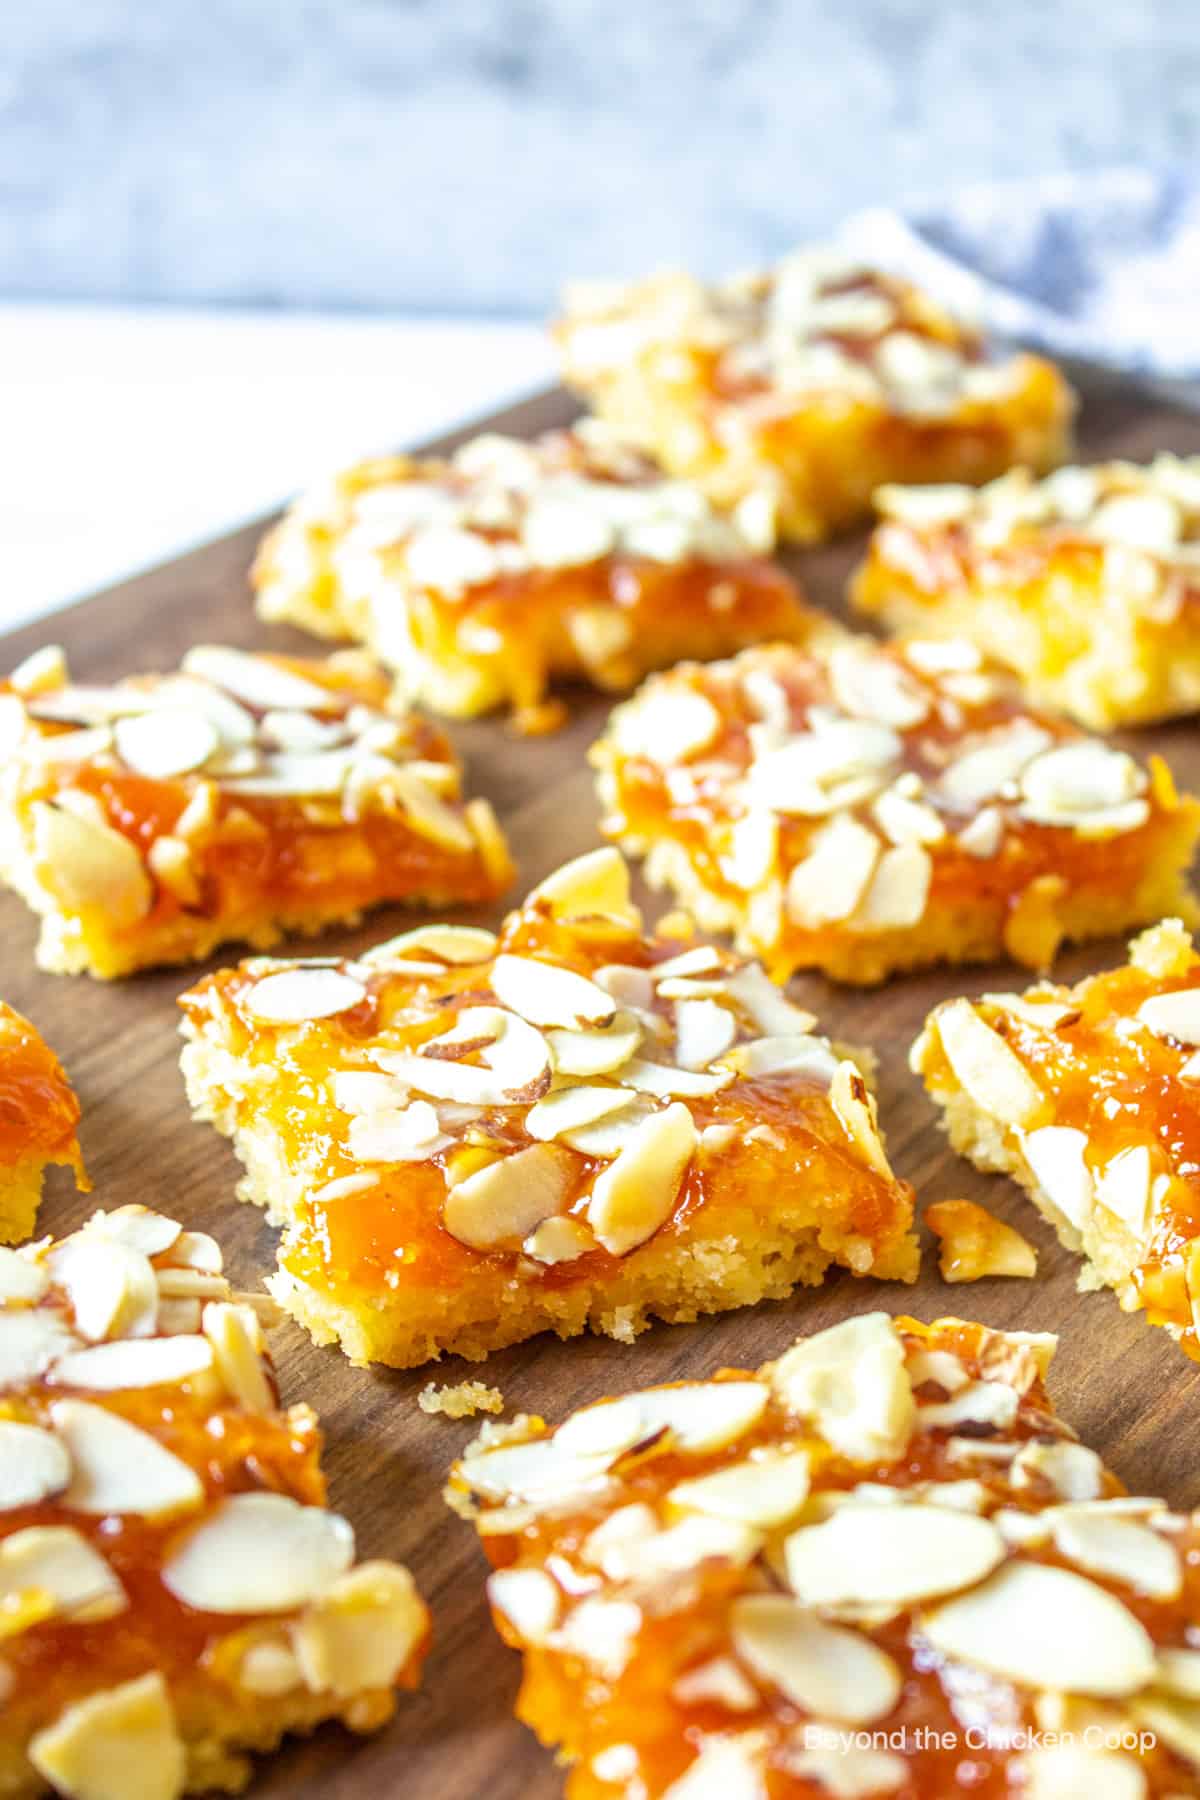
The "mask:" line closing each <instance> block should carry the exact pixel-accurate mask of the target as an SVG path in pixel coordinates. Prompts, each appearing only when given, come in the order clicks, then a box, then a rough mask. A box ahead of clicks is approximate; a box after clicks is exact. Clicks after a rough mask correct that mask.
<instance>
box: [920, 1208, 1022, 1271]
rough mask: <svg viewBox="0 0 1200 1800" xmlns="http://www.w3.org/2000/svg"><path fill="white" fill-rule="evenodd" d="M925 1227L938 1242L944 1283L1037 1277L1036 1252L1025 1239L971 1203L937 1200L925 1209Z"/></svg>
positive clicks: (939, 1265) (940, 1269)
mask: <svg viewBox="0 0 1200 1800" xmlns="http://www.w3.org/2000/svg"><path fill="white" fill-rule="evenodd" d="M925 1223H926V1224H927V1225H928V1226H929V1229H930V1230H931V1231H932V1232H933V1234H934V1236H935V1237H936V1238H937V1239H938V1240H939V1246H938V1272H939V1273H940V1275H941V1277H942V1280H943V1281H948V1282H956V1281H983V1280H986V1279H988V1278H989V1277H991V1276H1014V1277H1017V1278H1021V1279H1024V1280H1030V1279H1032V1277H1033V1276H1034V1275H1036V1274H1037V1251H1036V1250H1035V1249H1034V1247H1033V1245H1032V1244H1031V1243H1030V1242H1029V1240H1028V1238H1024V1237H1022V1236H1021V1233H1020V1232H1019V1231H1017V1230H1016V1229H1015V1228H1014V1227H1013V1226H1012V1225H1006V1224H1005V1223H1004V1221H1003V1219H997V1218H996V1217H994V1215H993V1214H992V1213H990V1212H988V1211H987V1209H986V1208H985V1207H982V1206H977V1205H976V1204H975V1202H974V1201H973V1200H939V1201H937V1202H936V1203H935V1204H934V1205H933V1206H927V1207H926V1208H925Z"/></svg>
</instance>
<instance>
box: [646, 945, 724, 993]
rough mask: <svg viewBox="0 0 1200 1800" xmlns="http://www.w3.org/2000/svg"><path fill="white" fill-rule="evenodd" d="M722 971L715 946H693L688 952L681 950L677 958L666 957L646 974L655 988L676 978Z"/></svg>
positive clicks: (717, 973) (719, 955) (714, 973)
mask: <svg viewBox="0 0 1200 1800" xmlns="http://www.w3.org/2000/svg"><path fill="white" fill-rule="evenodd" d="M723 969H724V962H723V959H722V957H721V952H720V951H719V950H718V949H717V947H716V945H715V944H695V945H693V947H692V948H691V949H690V950H681V951H680V953H679V955H678V956H668V957H667V959H666V961H665V962H660V963H654V964H653V965H652V967H651V968H649V969H648V970H647V971H646V973H647V974H648V975H649V976H650V978H651V979H652V980H653V982H654V985H655V986H656V987H657V986H659V985H660V984H661V983H662V982H663V981H669V980H671V979H672V978H673V977H676V976H680V975H719V974H721V973H722V971H723Z"/></svg>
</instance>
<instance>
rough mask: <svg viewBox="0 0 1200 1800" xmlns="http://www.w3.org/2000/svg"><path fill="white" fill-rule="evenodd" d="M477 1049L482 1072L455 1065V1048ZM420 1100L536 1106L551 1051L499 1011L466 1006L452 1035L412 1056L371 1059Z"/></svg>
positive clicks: (529, 1029)
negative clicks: (523, 1102) (420, 1096)
mask: <svg viewBox="0 0 1200 1800" xmlns="http://www.w3.org/2000/svg"><path fill="white" fill-rule="evenodd" d="M459 1045H463V1046H464V1047H465V1048H466V1049H471V1048H474V1047H478V1048H479V1055H480V1058H481V1060H482V1063H483V1065H484V1066H483V1067H482V1068H481V1067H479V1066H478V1065H476V1064H474V1063H468V1062H460V1061H458V1060H457V1058H456V1056H455V1051H456V1049H457V1046H459ZM375 1060H376V1061H377V1062H378V1063H379V1064H380V1066H381V1067H382V1068H384V1069H386V1070H387V1071H388V1072H389V1073H390V1074H392V1075H398V1076H399V1077H400V1079H401V1080H402V1081H404V1082H406V1083H407V1085H408V1086H409V1087H412V1088H415V1089H416V1091H417V1093H419V1094H427V1095H429V1097H430V1098H431V1099H434V1100H458V1101H462V1102H464V1103H465V1104H466V1105H468V1106H506V1105H511V1104H513V1103H514V1102H516V1101H518V1100H536V1099H538V1098H539V1097H540V1096H541V1095H542V1094H543V1093H545V1091H546V1089H547V1088H548V1087H549V1085H550V1048H549V1045H548V1044H547V1042H546V1040H545V1038H544V1037H543V1036H542V1034H541V1032H540V1031H537V1030H536V1029H535V1028H534V1026H532V1025H528V1024H526V1022H525V1020H524V1019H520V1018H518V1017H517V1015H516V1013H511V1012H506V1011H504V1010H503V1009H502V1008H501V1007H498V1006H468V1007H464V1009H463V1011H462V1012H461V1013H459V1015H458V1019H457V1021H456V1022H455V1024H454V1026H453V1027H452V1028H451V1030H449V1031H446V1032H443V1033H442V1035H441V1036H440V1037H436V1038H430V1039H428V1040H427V1041H426V1042H425V1043H424V1044H422V1046H421V1049H420V1050H419V1051H417V1052H416V1053H414V1052H412V1051H394V1052H393V1051H387V1052H380V1053H379V1054H378V1055H377V1056H376V1059H375Z"/></svg>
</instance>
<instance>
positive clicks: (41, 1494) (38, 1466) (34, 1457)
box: [0, 1419, 71, 1512]
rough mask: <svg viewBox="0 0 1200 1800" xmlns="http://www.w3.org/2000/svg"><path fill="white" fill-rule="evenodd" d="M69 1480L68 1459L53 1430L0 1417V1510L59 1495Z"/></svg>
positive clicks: (69, 1462)
mask: <svg viewBox="0 0 1200 1800" xmlns="http://www.w3.org/2000/svg"><path fill="white" fill-rule="evenodd" d="M70 1479H71V1459H70V1457H69V1456H68V1455H67V1452H66V1450H65V1448H64V1447H63V1445H62V1444H60V1443H59V1441H58V1439H57V1438H56V1437H55V1436H54V1434H53V1432H50V1431H43V1430H42V1428H41V1427H40V1426H39V1425H23V1424H21V1423H20V1422H19V1421H18V1420H15V1419H0V1512H7V1511H9V1510H10V1509H11V1508H12V1507H14V1506H36V1505H37V1503H38V1501H39V1500H47V1499H49V1498H50V1497H51V1496H52V1495H54V1494H61V1493H62V1492H63V1491H64V1489H65V1488H66V1487H67V1485H68V1483H69V1482H70Z"/></svg>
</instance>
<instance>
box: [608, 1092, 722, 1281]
mask: <svg viewBox="0 0 1200 1800" xmlns="http://www.w3.org/2000/svg"><path fill="white" fill-rule="evenodd" d="M696 1139H697V1133H696V1126H695V1123H694V1121H693V1119H692V1115H691V1113H690V1112H689V1111H688V1109H687V1107H686V1106H684V1105H683V1104H682V1102H681V1101H678V1100H677V1101H674V1102H673V1103H672V1104H671V1105H670V1106H668V1107H666V1108H665V1109H664V1110H663V1111H662V1112H655V1113H651V1114H650V1116H649V1117H648V1118H646V1119H644V1120H643V1121H642V1122H641V1124H640V1125H638V1126H637V1127H636V1128H635V1130H634V1131H633V1133H632V1134H631V1136H630V1138H629V1141H628V1143H627V1144H626V1145H625V1146H624V1148H623V1149H622V1150H621V1151H620V1152H619V1154H618V1155H617V1158H616V1161H615V1162H612V1163H610V1164H609V1166H608V1168H606V1169H603V1170H602V1171H601V1172H600V1174H599V1175H598V1176H597V1177H596V1181H595V1184H594V1186H593V1188H592V1197H591V1200H590V1201H589V1203H588V1223H589V1224H590V1226H591V1228H592V1230H593V1231H594V1232H595V1234H596V1238H597V1240H598V1242H599V1243H600V1244H601V1245H603V1247H604V1249H606V1250H608V1251H609V1252H611V1254H612V1255H613V1256H624V1255H626V1254H627V1252H628V1251H630V1250H633V1249H635V1248H636V1247H637V1245H638V1244H643V1243H645V1241H646V1239H647V1238H649V1237H652V1236H653V1235H654V1233H655V1232H656V1231H657V1230H658V1228H659V1226H660V1225H663V1224H665V1222H666V1221H667V1219H668V1218H670V1216H671V1213H672V1211H673V1210H674V1207H675V1202H676V1198H677V1196H678V1193H679V1185H680V1182H681V1180H682V1179H683V1175H684V1172H685V1170H686V1169H687V1166H688V1164H689V1162H690V1161H691V1158H692V1154H693V1152H694V1151H695V1148H696Z"/></svg>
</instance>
